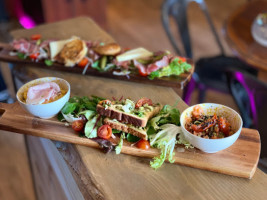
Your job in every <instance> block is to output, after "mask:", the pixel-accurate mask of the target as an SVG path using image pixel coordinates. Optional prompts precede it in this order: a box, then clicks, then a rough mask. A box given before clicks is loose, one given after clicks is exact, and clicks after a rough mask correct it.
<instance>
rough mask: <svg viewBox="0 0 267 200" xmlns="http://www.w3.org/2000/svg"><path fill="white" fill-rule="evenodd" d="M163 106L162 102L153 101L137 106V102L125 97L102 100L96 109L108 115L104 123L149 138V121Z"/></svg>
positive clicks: (101, 113) (103, 114)
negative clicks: (153, 102)
mask: <svg viewBox="0 0 267 200" xmlns="http://www.w3.org/2000/svg"><path fill="white" fill-rule="evenodd" d="M161 108H162V106H161V105H160V104H152V102H150V103H144V104H143V105H141V106H138V107H137V106H136V103H135V102H133V101H132V100H130V99H125V100H123V101H120V102H118V101H109V100H104V101H101V102H99V103H98V105H97V108H96V110H97V112H98V113H99V114H100V115H101V116H106V118H105V119H104V124H108V125H109V126H110V127H111V128H112V129H116V130H119V131H123V132H125V133H130V134H132V135H135V136H137V137H139V138H142V139H145V140H147V133H146V128H145V127H146V125H147V122H148V120H149V119H151V118H152V117H153V116H155V115H156V114H158V113H159V111H160V110H161Z"/></svg>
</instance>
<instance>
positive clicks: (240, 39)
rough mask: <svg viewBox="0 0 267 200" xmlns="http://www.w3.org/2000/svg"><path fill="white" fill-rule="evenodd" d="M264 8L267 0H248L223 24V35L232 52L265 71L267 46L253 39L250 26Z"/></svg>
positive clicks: (266, 6)
mask: <svg viewBox="0 0 267 200" xmlns="http://www.w3.org/2000/svg"><path fill="white" fill-rule="evenodd" d="M266 10H267V1H263V0H261V1H250V2H248V3H246V4H244V5H243V6H241V7H239V8H238V9H237V10H236V11H235V12H233V13H232V14H231V15H230V16H229V18H228V20H227V21H226V24H225V28H226V31H225V37H226V39H227V42H228V43H229V45H230V46H231V48H232V49H233V51H234V53H235V54H237V56H239V57H240V58H241V59H243V60H244V61H245V62H247V63H249V64H250V65H252V66H253V67H255V68H258V69H260V70H262V71H267V56H266V55H267V48H266V47H264V46H262V45H260V44H258V43H257V42H256V41H255V40H254V39H253V37H252V34H251V26H252V23H253V21H254V19H255V18H256V16H257V15H258V14H259V13H261V12H266Z"/></svg>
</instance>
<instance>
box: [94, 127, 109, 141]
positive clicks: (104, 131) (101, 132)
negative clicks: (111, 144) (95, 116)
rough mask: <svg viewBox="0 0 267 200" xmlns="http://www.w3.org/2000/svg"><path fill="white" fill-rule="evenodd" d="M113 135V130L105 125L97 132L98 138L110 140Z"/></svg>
mask: <svg viewBox="0 0 267 200" xmlns="http://www.w3.org/2000/svg"><path fill="white" fill-rule="evenodd" d="M111 135H112V128H111V127H110V126H109V125H107V124H105V125H102V126H100V128H99V129H98V130H97V136H98V137H100V138H103V139H106V140H107V139H109V138H110V137H111Z"/></svg>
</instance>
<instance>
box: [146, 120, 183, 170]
mask: <svg viewBox="0 0 267 200" xmlns="http://www.w3.org/2000/svg"><path fill="white" fill-rule="evenodd" d="M160 129H161V131H159V132H158V133H157V134H156V135H154V136H152V137H150V145H151V146H153V147H156V148H158V149H160V150H161V155H160V156H158V157H155V158H153V161H151V162H150V166H151V167H152V168H154V169H158V168H159V167H161V165H162V164H163V163H164V161H165V160H166V158H168V160H169V162H170V163H173V162H174V159H173V156H174V152H173V150H174V147H175V144H176V143H177V141H176V135H177V134H178V133H180V132H181V129H180V127H179V126H176V125H174V124H164V125H162V126H160Z"/></svg>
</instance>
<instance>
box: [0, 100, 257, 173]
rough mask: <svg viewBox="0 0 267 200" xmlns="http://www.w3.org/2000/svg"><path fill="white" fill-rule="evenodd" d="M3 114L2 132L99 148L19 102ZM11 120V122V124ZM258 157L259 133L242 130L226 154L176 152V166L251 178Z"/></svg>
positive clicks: (0, 107) (134, 151) (126, 149)
mask: <svg viewBox="0 0 267 200" xmlns="http://www.w3.org/2000/svg"><path fill="white" fill-rule="evenodd" d="M0 111H1V113H3V115H2V117H1V118H0V129H1V130H7V131H12V132H16V133H22V134H27V135H33V136H38V137H44V138H48V139H52V140H57V141H63V142H68V143H74V144H79V145H83V146H88V147H94V148H99V147H98V144H97V143H96V142H94V141H92V140H90V139H88V138H84V137H79V136H78V135H77V133H75V132H74V131H73V130H72V128H71V127H69V126H66V124H65V123H63V122H59V121H57V119H56V118H52V119H48V120H45V119H40V118H36V117H33V116H31V115H30V114H28V113H26V112H25V111H24V110H23V109H22V108H21V107H20V105H19V103H18V102H16V103H14V104H3V103H2V104H0ZM11 121H12V123H10V122H11ZM121 152H122V153H124V154H129V155H134V156H139V157H147V158H153V157H155V156H158V155H159V151H158V150H157V149H154V148H150V149H149V150H141V149H138V148H136V147H134V146H131V145H130V144H129V143H127V142H126V141H125V142H124V146H123V148H122V151H121ZM259 154H260V137H259V133H258V131H256V130H252V129H243V130H242V132H241V135H240V137H239V139H238V140H237V141H236V143H235V144H234V145H232V146H231V147H229V148H227V149H225V150H223V151H220V152H217V153H215V154H207V153H204V152H202V151H200V150H198V149H190V150H185V152H178V151H177V150H175V156H174V158H175V163H177V164H182V165H185V166H189V167H194V168H199V169H204V170H209V171H214V172H219V173H223V174H228V175H233V176H239V177H244V178H252V176H253V174H254V173H255V170H256V168H257V163H258V159H259Z"/></svg>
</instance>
